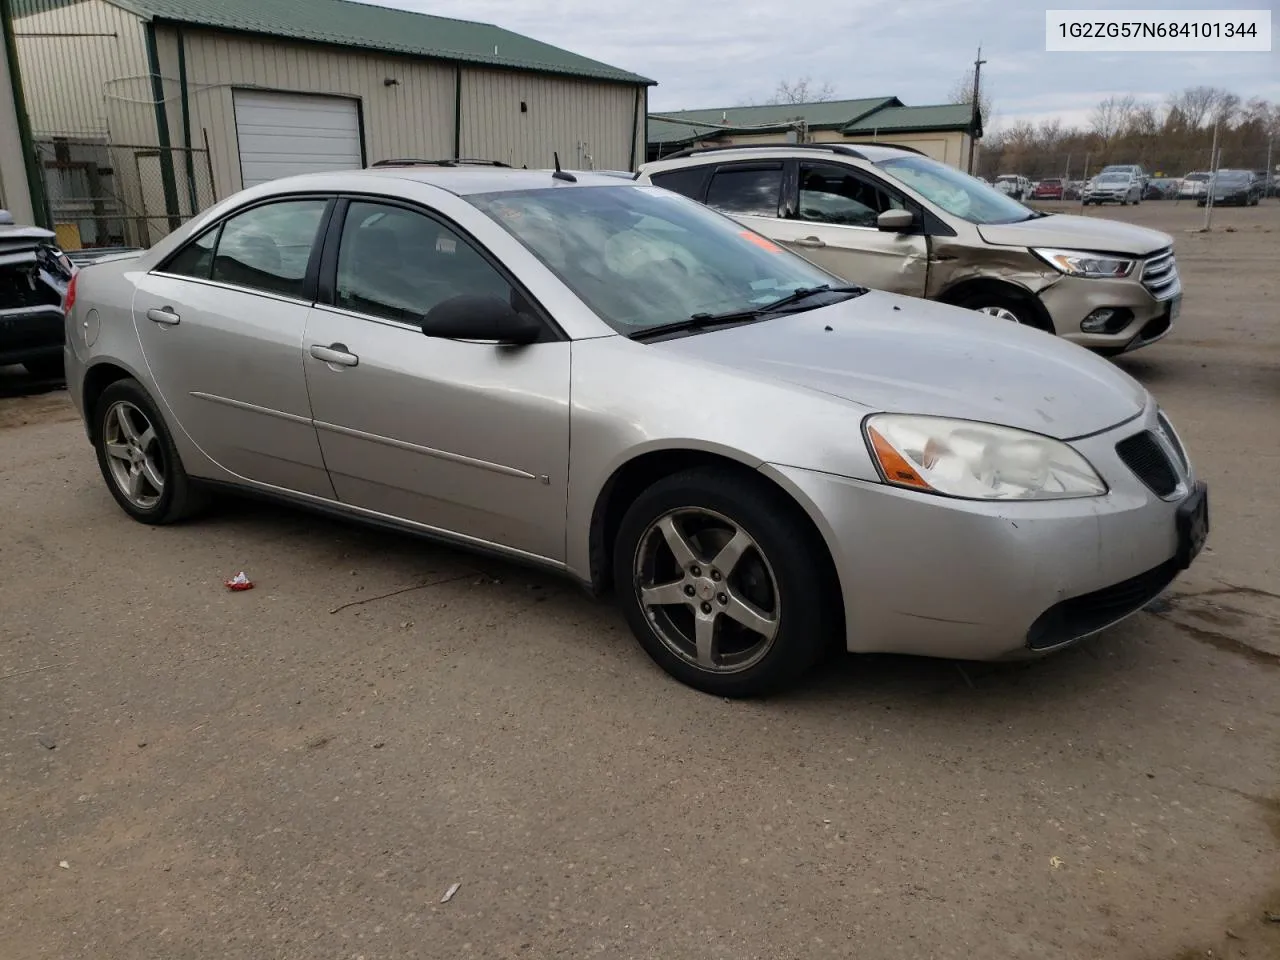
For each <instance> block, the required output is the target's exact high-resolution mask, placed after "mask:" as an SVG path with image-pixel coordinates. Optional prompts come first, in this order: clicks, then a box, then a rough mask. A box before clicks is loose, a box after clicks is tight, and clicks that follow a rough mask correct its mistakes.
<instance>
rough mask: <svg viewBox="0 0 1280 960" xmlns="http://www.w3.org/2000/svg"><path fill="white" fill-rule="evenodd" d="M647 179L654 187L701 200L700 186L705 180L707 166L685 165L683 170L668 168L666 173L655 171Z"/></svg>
mask: <svg viewBox="0 0 1280 960" xmlns="http://www.w3.org/2000/svg"><path fill="white" fill-rule="evenodd" d="M649 180H650V181H651V182H652V183H653V185H654V186H655V187H662V188H663V189H664V190H672V191H674V192H676V193H679V194H682V195H683V196H686V197H688V198H689V199H690V200H701V199H702V187H703V184H705V183H706V182H707V168H706V167H685V168H684V169H683V170H669V171H667V172H666V173H655V174H654V175H653V176H652V177H650V178H649Z"/></svg>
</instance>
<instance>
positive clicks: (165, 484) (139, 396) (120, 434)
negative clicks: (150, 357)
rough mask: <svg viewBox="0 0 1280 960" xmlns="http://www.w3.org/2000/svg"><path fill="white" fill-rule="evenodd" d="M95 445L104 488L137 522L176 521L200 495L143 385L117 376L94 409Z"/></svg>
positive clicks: (199, 502) (195, 509) (189, 512)
mask: <svg viewBox="0 0 1280 960" xmlns="http://www.w3.org/2000/svg"><path fill="white" fill-rule="evenodd" d="M93 416H94V422H93V426H94V431H93V445H94V449H95V450H96V451H97V454H98V468H99V469H100V470H101V471H102V477H103V479H104V480H106V482H107V489H108V490H110V491H111V495H112V496H113V497H115V499H116V503H118V504H120V508H121V509H122V510H124V512H125V513H127V514H129V516H131V517H133V519H135V520H137V521H139V522H140V523H148V524H165V523H175V522H177V521H179V520H185V519H186V518H187V517H190V516H192V515H193V514H195V513H196V512H198V510H199V509H200V508H201V507H202V506H203V504H204V498H203V497H202V496H201V495H200V494H199V492H198V491H196V490H195V489H193V487H192V485H191V479H190V478H189V477H188V476H187V471H186V470H184V469H183V466H182V460H181V458H180V457H179V456H178V450H177V448H176V447H175V446H174V444H173V436H172V435H171V434H170V433H169V428H168V427H167V426H166V425H165V422H164V418H163V417H162V416H161V415H160V411H159V409H158V408H157V407H156V405H155V402H154V401H153V400H152V399H151V397H150V395H149V394H148V393H147V391H146V390H144V389H143V388H142V384H140V383H138V381H136V380H129V379H126V380H117V381H116V382H115V383H112V384H111V385H110V386H108V387H107V389H106V390H104V391H102V396H101V397H99V398H98V402H97V404H96V405H95V407H94V414H93Z"/></svg>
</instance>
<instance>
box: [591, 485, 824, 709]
mask: <svg viewBox="0 0 1280 960" xmlns="http://www.w3.org/2000/svg"><path fill="white" fill-rule="evenodd" d="M825 558H826V549H825V546H824V544H822V542H821V541H820V540H819V539H818V537H817V535H816V533H814V532H813V531H812V530H811V529H809V527H808V524H807V520H806V518H805V516H804V514H803V513H802V512H801V511H800V509H799V507H797V506H796V505H795V504H794V503H793V502H792V501H791V500H789V499H788V498H787V497H786V496H785V495H784V494H782V493H781V492H780V491H778V490H776V489H773V488H772V487H770V486H769V485H768V484H767V483H766V482H764V481H763V480H762V479H760V478H759V477H756V476H753V475H751V474H749V473H747V472H745V471H741V472H739V471H737V470H733V469H723V468H697V469H693V470H686V471H683V472H681V473H677V474H674V475H673V476H670V477H666V478H664V479H662V480H659V481H658V482H657V483H655V484H654V485H653V486H651V487H649V488H648V489H647V490H645V491H644V492H643V493H642V494H640V496H639V497H637V498H636V500H635V502H634V503H632V504H631V506H630V508H629V509H628V510H627V512H626V515H625V516H624V517H623V519H622V524H621V526H620V527H619V530H618V536H617V541H616V543H615V546H614V555H613V570H614V583H615V584H616V587H617V590H618V593H619V600H620V602H621V604H622V609H623V613H624V614H625V615H626V618H627V622H628V624H629V626H630V627H631V630H632V632H633V633H634V634H635V636H636V639H637V640H639V642H640V645H641V646H642V647H643V648H644V650H645V652H646V653H648V654H649V656H650V657H652V658H653V660H654V662H655V663H657V664H658V666H660V667H662V669H663V670H665V671H667V673H669V674H671V675H672V676H673V677H675V678H676V679H677V680H680V681H681V682H682V683H686V684H688V685H689V686H691V687H694V688H695V689H697V690H702V691H704V692H706V693H712V694H716V695H717V696H723V697H753V696H761V695H763V694H767V693H772V692H774V691H776V690H780V689H782V688H783V687H786V686H787V685H789V684H792V683H794V682H796V681H797V680H799V679H800V678H801V677H802V676H803V675H804V674H805V673H806V672H807V671H808V670H809V668H810V667H812V666H813V665H814V663H815V662H816V661H817V660H818V658H819V656H820V655H821V653H822V652H823V650H824V649H825V648H826V646H827V644H828V643H829V642H830V641H831V640H832V638H833V636H834V631H835V627H836V624H837V623H838V616H837V615H836V614H835V613H834V611H835V610H837V609H838V608H837V606H836V604H837V602H838V588H836V587H835V586H834V584H833V577H832V576H831V575H830V573H829V572H828V569H829V568H828V565H827V563H826V562H825Z"/></svg>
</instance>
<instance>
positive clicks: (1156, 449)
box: [1116, 430, 1178, 497]
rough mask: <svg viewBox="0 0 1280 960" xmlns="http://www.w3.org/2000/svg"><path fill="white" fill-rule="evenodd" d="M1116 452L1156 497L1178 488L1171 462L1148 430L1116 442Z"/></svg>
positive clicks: (1176, 477) (1163, 495) (1165, 495)
mask: <svg viewBox="0 0 1280 960" xmlns="http://www.w3.org/2000/svg"><path fill="white" fill-rule="evenodd" d="M1116 453H1117V454H1119V455H1120V459H1121V460H1123V461H1124V462H1125V465H1126V466H1127V467H1128V468H1129V469H1130V470H1132V471H1133V472H1134V474H1136V475H1137V477H1138V479H1139V480H1141V481H1142V482H1143V483H1145V484H1146V485H1147V486H1148V487H1150V488H1151V492H1152V493H1154V494H1155V495H1156V496H1157V497H1167V496H1169V494H1171V493H1173V492H1174V491H1175V490H1177V489H1178V475H1177V474H1176V473H1174V471H1173V464H1172V463H1170V462H1169V457H1168V456H1167V455H1166V454H1165V452H1164V448H1163V447H1162V446H1160V441H1159V440H1157V439H1156V438H1155V434H1153V433H1152V432H1151V431H1150V430H1144V431H1142V433H1135V434H1134V435H1133V436H1132V437H1125V438H1124V439H1123V440H1121V441H1120V442H1119V443H1117V444H1116Z"/></svg>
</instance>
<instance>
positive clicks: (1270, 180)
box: [1262, 136, 1276, 200]
mask: <svg viewBox="0 0 1280 960" xmlns="http://www.w3.org/2000/svg"><path fill="white" fill-rule="evenodd" d="M1275 142H1276V138H1275V137H1274V136H1269V137H1267V166H1266V170H1267V179H1265V180H1263V181H1262V199H1263V200H1265V199H1267V197H1269V196H1271V188H1272V187H1273V186H1275V182H1276V172H1275V171H1274V170H1272V169H1271V147H1272V146H1273V145H1274V144H1275Z"/></svg>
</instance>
